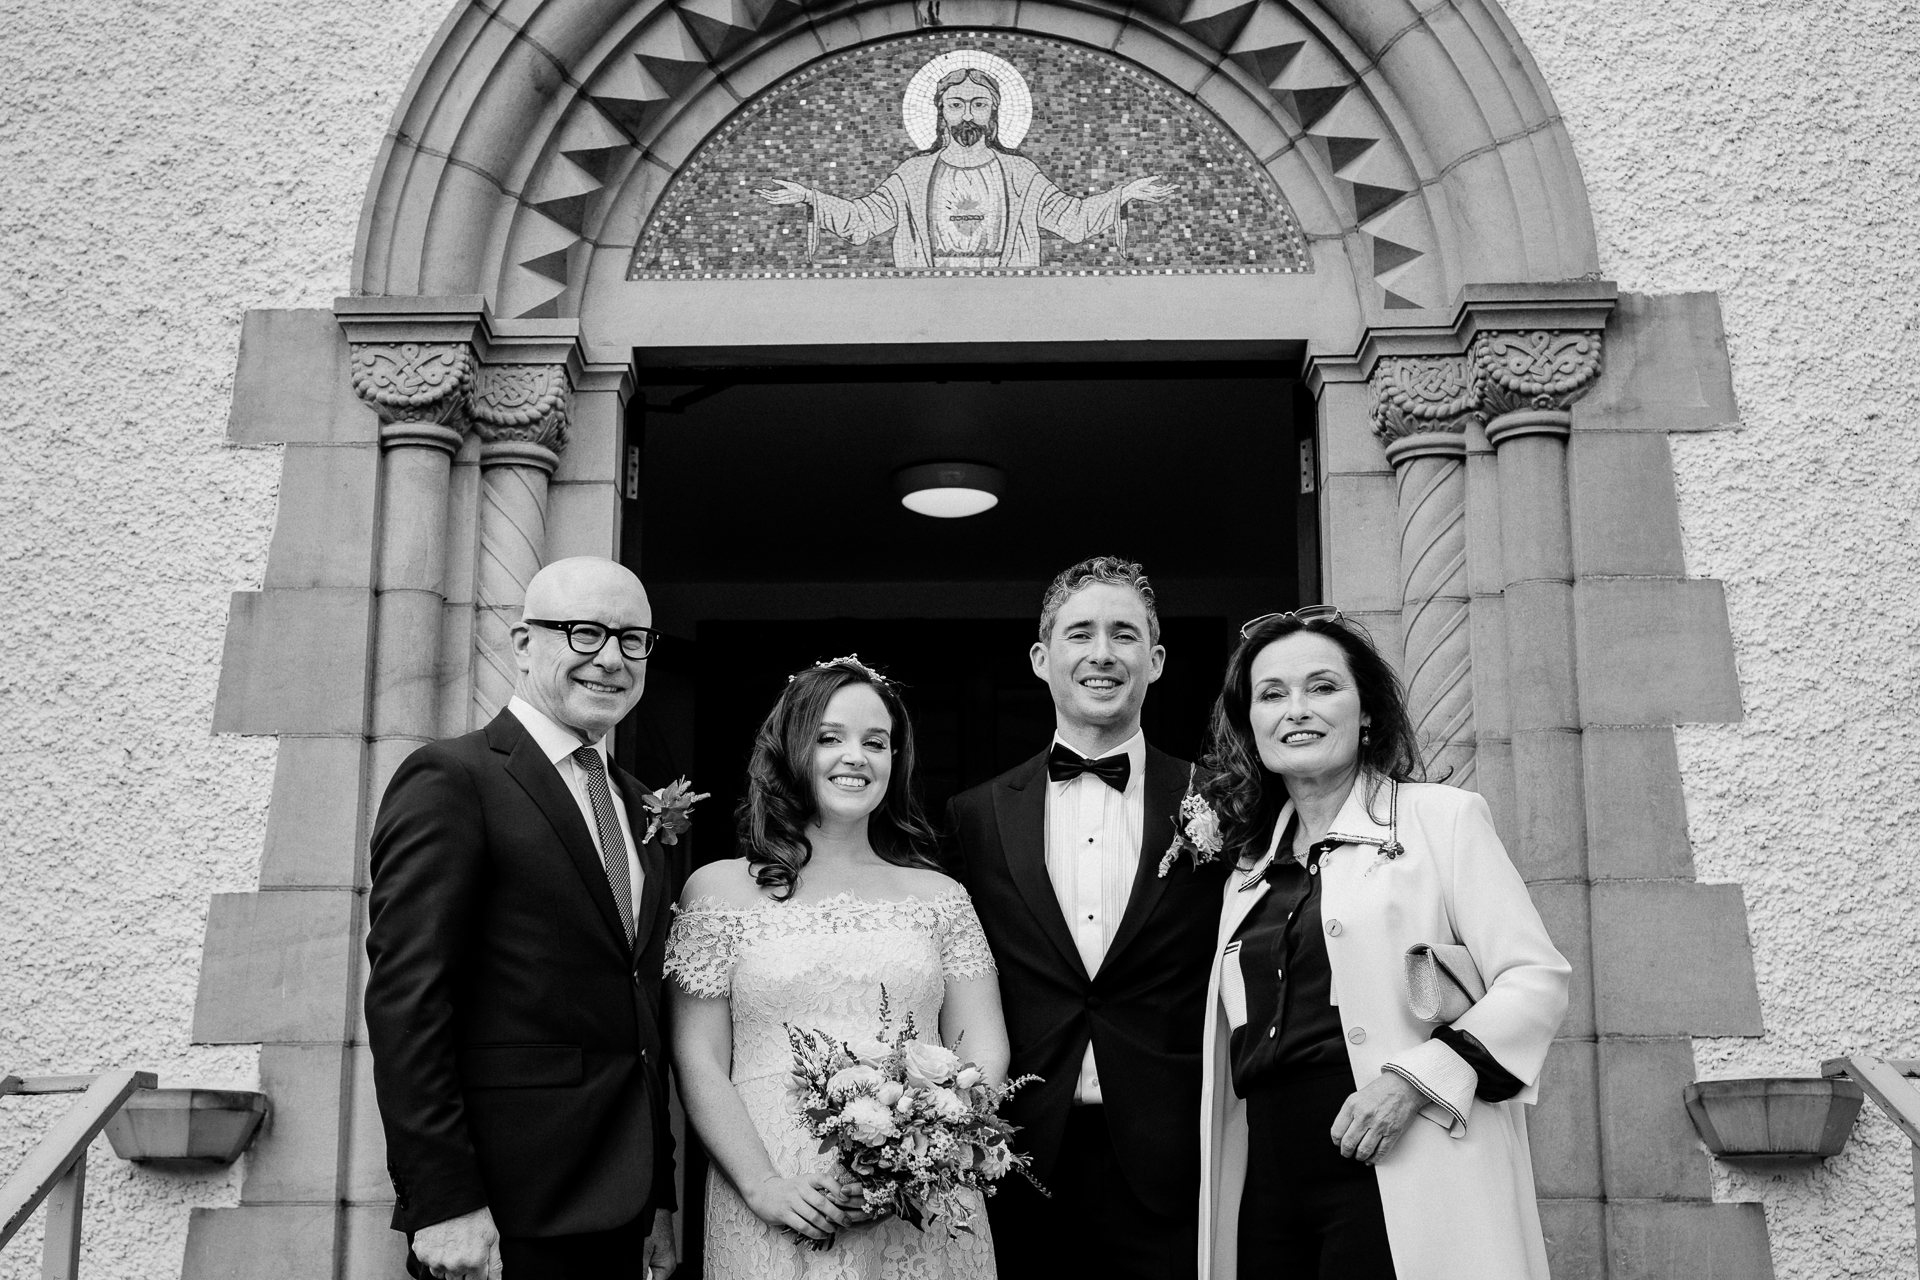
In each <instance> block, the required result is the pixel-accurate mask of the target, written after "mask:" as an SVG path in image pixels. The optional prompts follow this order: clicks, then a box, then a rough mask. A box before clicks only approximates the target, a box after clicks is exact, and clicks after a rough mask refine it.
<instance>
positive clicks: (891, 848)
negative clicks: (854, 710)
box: [733, 658, 940, 902]
mask: <svg viewBox="0 0 1920 1280" xmlns="http://www.w3.org/2000/svg"><path fill="white" fill-rule="evenodd" d="M853 684H864V685H866V686H867V687H868V688H870V689H872V690H873V691H874V692H875V693H876V694H878V695H879V696H880V701H881V703H882V704H884V705H885V707H886V708H887V715H888V716H889V717H890V718H891V719H892V721H893V776H892V777H891V778H890V779H889V780H888V783H887V794H886V795H885V796H884V797H883V798H882V799H881V801H880V807H879V808H877V809H875V810H874V811H873V815H872V817H871V818H869V819H868V821H867V841H868V843H870V844H871V845H872V846H873V851H874V852H875V853H877V854H879V855H880V857H881V858H882V859H883V860H885V861H887V862H891V863H893V864H894V865H895V866H897V867H921V868H924V869H926V870H930V871H938V870H939V869H940V864H939V861H938V860H937V858H936V856H935V851H936V850H937V849H938V847H939V842H938V838H937V837H936V836H935V834H934V830H933V826H932V824H931V823H929V822H928V821H927V817H926V814H925V813H924V812H923V811H922V809H921V807H920V796H919V787H918V785H917V781H918V780H917V778H916V777H915V773H914V763H915V756H914V747H913V721H912V720H911V719H910V718H909V717H908V715H907V707H906V704H905V703H904V702H902V701H901V700H900V693H899V690H898V689H897V688H895V687H894V684H893V682H892V681H891V680H888V679H887V678H886V677H885V676H883V675H881V674H880V673H879V672H877V671H874V670H873V669H872V668H870V667H868V666H867V665H866V664H864V663H862V662H861V661H860V660H859V659H858V658H836V659H834V660H833V661H832V662H823V663H821V664H819V665H818V666H814V667H809V668H808V669H807V670H805V671H801V672H799V673H797V674H795V675H794V676H792V677H791V678H790V679H789V680H788V681H787V687H786V689H785V690H783V691H782V692H781V694H780V697H779V699H778V700H777V701H775V703H774V704H773V710H771V711H769V712H767V718H766V720H765V721H764V722H762V723H761V725H760V730H759V732H758V733H756V734H754V737H753V755H752V757H751V758H750V759H749V760H748V761H747V793H746V795H744V796H742V797H741V799H740V804H739V807H738V808H736V809H735V810H734V814H733V822H734V829H735V832H736V834H737V836H738V839H739V842H740V847H741V848H742V849H744V850H745V851H746V855H747V866H748V868H749V869H750V870H751V871H752V872H753V878H754V880H755V881H756V882H757V883H758V884H759V885H760V887H761V888H762V889H768V890H771V891H772V893H773V897H774V899H775V900H776V901H780V902H784V901H786V900H787V899H788V898H791V897H792V896H793V892H794V890H795V889H796V888H797V887H798V886H799V883H800V870H801V868H803V867H805V866H806V865H807V863H808V862H809V861H811V860H812V858H813V844H812V842H811V841H809V840H808V839H807V828H808V827H809V826H810V825H812V823H813V820H814V819H815V818H817V817H818V816H819V813H820V808H819V805H818V804H817V803H816V802H815V800H814V794H813V751H814V744H815V740H816V739H817V738H818V737H819V733H820V722H821V721H822V720H824V719H826V717H827V703H829V702H831V701H832V700H833V695H834V694H836V693H838V692H840V690H842V689H844V688H846V687H847V686H848V685H853Z"/></svg>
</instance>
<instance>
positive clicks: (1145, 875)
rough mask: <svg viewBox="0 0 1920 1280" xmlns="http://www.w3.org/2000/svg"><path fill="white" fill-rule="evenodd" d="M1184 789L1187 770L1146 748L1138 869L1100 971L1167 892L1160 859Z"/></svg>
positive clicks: (1141, 926) (1132, 937)
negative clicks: (1142, 819) (1143, 804)
mask: <svg viewBox="0 0 1920 1280" xmlns="http://www.w3.org/2000/svg"><path fill="white" fill-rule="evenodd" d="M1186 786H1187V770H1186V769H1185V768H1183V767H1181V765H1180V763H1179V762H1178V761H1176V760H1175V759H1174V758H1173V757H1172V756H1170V755H1168V754H1167V753H1166V752H1164V751H1158V750H1155V749H1154V747H1153V746H1152V744H1148V746H1147V777H1146V783H1145V796H1144V797H1143V798H1144V801H1145V806H1146V811H1145V813H1143V814H1142V815H1141V816H1142V817H1143V818H1144V821H1143V822H1142V823H1141V824H1140V865H1139V867H1138V868H1137V869H1136V870H1135V871H1134V873H1133V891H1132V892H1131V893H1129V894H1128V895H1127V909H1126V911H1125V913H1123V914H1122V915H1121V917H1120V927H1119V928H1118V929H1115V930H1114V931H1113V945H1112V946H1110V947H1108V948H1107V958H1106V960H1105V961H1104V962H1103V963H1102V966H1101V967H1102V968H1104V967H1106V965H1110V964H1112V963H1113V962H1114V960H1115V959H1116V958H1117V957H1118V956H1119V955H1120V953H1121V952H1123V951H1125V950H1126V948H1127V944H1128V943H1129V942H1132V941H1133V940H1134V939H1135V938H1136V937H1138V936H1139V935H1140V930H1141V929H1142V928H1143V927H1144V926H1145V924H1146V920H1147V917H1148V916H1149V915H1151V914H1152V913H1153V909H1154V907H1156V906H1158V905H1159V903H1160V896H1161V895H1162V894H1164V893H1165V892H1166V891H1167V877H1166V876H1162V875H1161V874H1160V859H1161V857H1162V856H1163V855H1164V854H1165V853H1166V851H1167V848H1168V846H1169V845H1171V844H1172V843H1173V823H1174V816H1175V815H1176V814H1177V813H1178V812H1179V810H1180V797H1181V796H1182V795H1184V794H1185V792H1186ZM1173 874H1174V872H1173V871H1172V870H1169V871H1168V872H1167V876H1171V875H1173Z"/></svg>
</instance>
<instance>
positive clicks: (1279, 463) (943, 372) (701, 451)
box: [624, 352, 1318, 861]
mask: <svg viewBox="0 0 1920 1280" xmlns="http://www.w3.org/2000/svg"><path fill="white" fill-rule="evenodd" d="M1201 354H1204V352H1203V353H1201ZM724 357H725V353H719V354H716V353H709V352H686V353H661V352H651V353H645V354H644V356H643V359H642V362H641V376H640V384H641V385H640V388H639V390H638V393H637V394H636V395H635V396H634V398H633V401H632V412H631V413H630V414H629V421H628V441H627V444H628V475H627V482H628V483H627V489H626V492H627V496H628V498H629V501H628V503H627V505H626V510H625V513H624V514H625V517H626V519H625V524H624V542H625V547H624V550H625V555H626V559H627V562H628V563H629V564H630V565H632V566H633V567H634V568H635V569H637V570H638V571H639V573H640V575H641V577H642V578H643V579H644V580H645V582H646V584H647V588H648V591H649V593H650V594H651V596H652V598H653V602H654V612H655V619H656V625H658V626H659V627H661V628H662V629H663V630H664V631H666V632H667V633H668V635H669V636H670V637H671V638H670V639H669V640H668V641H667V642H666V643H665V644H663V646H662V648H661V650H660V651H659V653H658V654H657V655H656V657H655V659H654V661H653V663H652V664H651V670H650V672H649V677H648V680H649V687H648V693H647V697H646V699H645V701H643V702H642V704H641V708H640V710H639V711H638V712H637V713H636V717H635V723H634V724H633V725H632V726H631V729H630V732H629V733H628V734H627V735H626V739H627V741H628V742H629V743H630V746H629V747H628V751H629V755H630V758H632V759H633V760H634V761H635V762H636V763H637V764H640V765H642V766H643V767H642V774H643V776H649V777H650V776H653V775H658V774H665V775H678V774H681V773H687V774H690V775H692V776H693V777H694V778H695V780H696V781H697V782H698V783H699V784H700V786H701V787H702V788H703V789H706V790H711V791H713V792H715V801H716V803H715V804H714V805H713V806H712V807H711V808H710V809H708V810H707V813H706V815H705V816H706V819H707V820H706V821H705V822H704V823H703V824H701V825H702V833H701V834H702V840H701V846H700V848H699V851H698V853H697V854H695V855H694V856H695V857H697V858H698V859H699V860H701V861H705V860H707V859H710V858H714V857H722V856H726V855H727V854H728V853H730V852H731V841H730V838H728V836H727V834H726V833H725V831H724V828H725V827H726V826H727V825H728V822H727V816H728V809H726V808H723V807H722V805H721V804H719V803H717V802H719V801H722V800H728V801H730V800H731V798H732V797H733V796H735V795H737V791H738V776H737V775H738V774H739V771H740V768H741V766H742V764H743V763H744V761H745V758H746V752H747V749H748V745H749V741H750V736H751V732H752V729H753V727H754V725H755V724H757V723H758V720H759V717H760V715H762V714H763V713H764V711H765V709H766V708H767V707H768V706H769V705H771V703H772V700H773V697H774V696H775V694H776V693H777V692H778V690H779V687H780V684H781V682H782V681H783V680H784V678H785V676H786V674H787V673H788V672H790V671H792V670H795V669H797V668H798V667H800V666H804V665H806V664H808V663H812V662H815V661H820V660H822V659H825V658H831V657H835V656H838V655H840V654H843V653H849V652H858V653H860V654H861V655H862V656H863V657H864V658H866V659H867V660H869V661H872V662H874V663H876V664H879V665H881V666H883V667H884V668H886V669H888V670H889V671H890V672H891V673H892V674H894V675H895V676H897V677H899V678H900V679H901V680H902V681H904V682H905V683H906V684H907V685H908V686H909V688H910V690H911V691H912V692H910V694H909V697H910V699H911V700H912V705H913V709H914V710H915V712H916V713H917V715H918V716H919V718H920V721H921V723H920V726H919V732H920V737H921V740H922V749H923V759H924V760H925V761H926V764H927V769H928V772H927V776H926V777H925V778H924V779H923V786H924V788H925V790H926V792H927V796H928V799H929V801H930V802H931V803H932V805H933V806H934V807H935V809H936V811H937V810H938V808H939V807H941V806H942V805H943V803H944V799H945V797H946V796H947V795H950V794H951V793H952V792H953V791H954V790H956V789H958V788H960V787H963V786H966V785H971V784H972V783H974V782H977V781H981V780H983V779H984V778H985V777H990V776H992V774H993V773H995V772H998V771H999V770H1001V769H1004V768H1007V767H1010V766H1011V765H1012V764H1013V763H1016V762H1017V761H1018V760H1020V759H1024V758H1025V757H1026V756H1027V755H1030V754H1032V753H1033V752H1035V751H1038V750H1040V749H1041V748H1042V747H1044V746H1045V744H1046V739H1047V734H1048V732H1050V728H1051V711H1050V707H1049V706H1048V704H1047V702H1046V699H1045V688H1044V686H1042V685H1041V684H1040V683H1039V682H1038V681H1037V680H1035V679H1034V678H1033V676H1032V675H1031V672H1030V671H1028V669H1027V660H1026V650H1027V647H1028V646H1029V645H1030V644H1031V643H1032V640H1033V621H1032V620H1033V619H1034V618H1035V617H1036V615H1037V613H1038V608H1039V601H1040V596H1041V593H1042V591H1043V589H1044V587H1045V585H1046V583H1047V581H1048V580H1049V579H1050V578H1051V577H1052V576H1053V574H1054V573H1056V572H1057V571H1058V570H1060V569H1061V568H1064V567H1065V566H1067V565H1069V564H1071V563H1073V562H1074V561H1076V560H1079V559H1081V558H1083V557H1085V556H1088V555H1093V554H1100V553H1115V554H1121V555H1127V556H1131V557H1134V558H1136V559H1138V560H1140V561H1141V562H1142V563H1143V564H1144V565H1145V566H1146V568H1147V571H1148V572H1149V574H1150V575H1151V576H1152V577H1153V580H1154V583H1155V586H1156V589H1157V591H1158V594H1159V597H1160V612H1161V617H1162V619H1163V622H1164V624H1165V627H1166V630H1167V637H1166V638H1167V644H1168V654H1169V656H1168V667H1167V676H1166V677H1165V678H1164V679H1163V680H1162V681H1161V683H1160V684H1159V685H1158V686H1156V688H1155V690H1154V692H1153V693H1152V694H1151V695H1150V696H1149V698H1148V703H1147V706H1148V717H1149V727H1150V729H1152V731H1153V736H1154V740H1155V741H1156V743H1157V744H1159V745H1161V746H1163V747H1165V748H1166V749H1168V750H1173V751H1176V752H1180V753H1182V754H1186V753H1190V752H1193V751H1195V750H1197V749H1198V747H1199V745H1200V737H1201V734H1202V732H1203V727H1204V716H1205V709H1206V705H1207V703H1208V701H1209V699H1210V697H1211V693H1212V689H1213V686H1214V682H1215V681H1217V680H1218V678H1219V673H1220V670H1221V664H1222V662H1223V660H1224V657H1225V653H1226V647H1227V641H1228V639H1229V638H1230V636H1231V627H1232V626H1233V625H1235V624H1237V623H1238V622H1239V621H1241V620H1242V619H1244V618H1247V617H1250V616H1252V615H1254V614H1256V613H1261V612H1265V611H1267V610H1270V609H1277V608H1286V607H1290V606H1291V605H1293V604H1296V603H1299V602H1301V601H1303V600H1311V599H1314V598H1316V596H1317V580H1316V579H1317V574H1316V572H1315V566H1316V565H1317V561H1318V546H1317V529H1316V526H1315V523H1314V517H1313V501H1312V498H1311V497H1308V498H1307V499H1306V500H1305V501H1302V499H1301V487H1302V486H1301V470H1302V453H1301V450H1302V447H1303V444H1304V443H1305V442H1307V441H1310V439H1311V431H1312V428H1311V422H1312V414H1311V409H1310V406H1309V405H1308V404H1307V403H1306V402H1305V397H1304V395H1303V393H1302V391H1301V388H1300V385H1299V382H1298V379H1297V377H1296V376H1295V374H1296V368H1297V366H1296V364H1295V363H1294V361H1293V360H1292V359H1291V358H1288V357H1287V356H1283V355H1267V356H1263V357H1262V358H1259V359H1231V360H1227V359H1208V358H1195V359H1186V360H1155V361H1144V360H1142V361H1131V362H1129V361H1107V362H1094V361H1086V360H1079V361H1075V362H1071V363H1051V364H1049V363H1039V362H1033V361H1032V360H1031V358H1029V360H1028V362H1025V363H1006V362H1001V363H981V364H940V365H928V364H916V363H892V364H868V365H858V366H854V365H824V364H807V363H797V364H783V363H760V364H753V365H749V364H745V363H739V362H730V361H728V360H727V359H725V358H724ZM1307 447H1310V445H1309V446H1307ZM948 460H960V461H970V462H983V463H987V464H990V465H992V466H994V467H997V468H998V469H999V470H1000V471H1001V472H1002V473H1003V474H1004V476H1005V479H1006V484H1005V492H1004V494H1003V496H1002V498H1001V501H1000V503H999V505H997V506H996V507H994V508H993V509H992V510H989V511H987V512H984V513H982V514H980V515H976V516H971V517H968V518H965V519H957V520H941V519H934V518H929V517H927V516H922V515H917V514H914V513H913V512H910V511H908V510H906V509H905V508H904V507H903V506H902V505H901V504H900V502H899V500H898V497H897V495H896V493H895V490H894V487H893V483H892V477H893V475H894V473H895V472H897V471H898V470H899V469H901V468H903V467H907V466H912V465H915V464H918V463H924V462H932V461H948Z"/></svg>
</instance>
